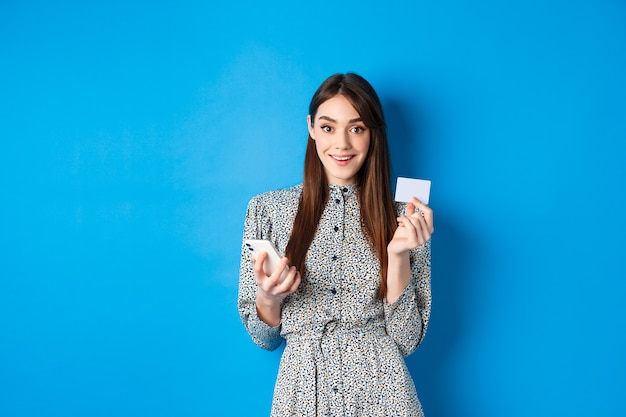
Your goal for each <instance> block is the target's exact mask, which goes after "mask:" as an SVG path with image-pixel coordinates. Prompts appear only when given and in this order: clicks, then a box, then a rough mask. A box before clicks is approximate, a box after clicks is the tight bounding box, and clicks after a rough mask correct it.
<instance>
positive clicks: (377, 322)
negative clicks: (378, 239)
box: [238, 184, 431, 417]
mask: <svg viewBox="0 0 626 417" xmlns="http://www.w3.org/2000/svg"><path fill="white" fill-rule="evenodd" d="M301 192H302V186H301V185H298V186H294V187H291V188H286V189H282V190H276V191H270V192H267V193H263V194H260V195H258V196H256V197H254V198H253V199H252V200H251V201H250V203H249V205H248V210H247V213H246V219H245V224H244V234H243V238H244V239H268V240H270V241H271V242H272V243H274V245H275V246H276V248H277V249H278V250H279V251H280V252H282V253H284V252H285V248H286V246H287V242H288V241H289V236H290V234H291V228H292V225H293V220H294V218H295V215H296V211H297V209H298V204H299V199H300V195H301ZM404 209H405V205H404V204H399V203H396V211H397V213H398V214H400V213H401V212H402V211H403V210H404ZM360 216H361V215H360V209H359V202H358V197H357V188H356V186H354V185H350V186H337V185H333V184H331V185H329V199H328V202H327V205H326V207H325V209H324V212H323V214H322V217H321V219H320V222H319V225H318V229H317V232H316V234H315V236H314V238H313V242H312V244H311V246H310V248H309V251H308V254H307V257H306V261H305V265H306V271H307V273H306V274H305V276H304V277H303V280H302V283H301V285H300V287H299V288H298V290H297V291H296V292H295V293H294V294H291V295H289V296H288V297H286V298H285V299H284V300H283V306H282V316H281V324H279V325H278V326H277V327H270V326H268V325H267V324H265V323H264V322H263V321H261V320H260V319H259V318H258V316H257V312H256V304H255V300H256V291H257V285H256V280H255V277H254V271H253V269H252V262H251V261H250V255H249V252H248V250H247V249H246V248H245V245H242V253H241V270H240V283H239V296H238V308H239V313H240V316H241V319H242V321H243V324H244V326H245V327H246V329H247V330H248V332H249V333H250V336H251V337H252V340H253V341H254V342H255V343H256V344H257V345H258V346H260V347H262V348H264V349H268V350H274V349H276V348H278V347H279V346H280V345H281V344H282V342H283V340H284V341H285V342H286V345H285V349H284V351H283V354H282V357H281V361H280V367H279V370H278V377H277V380H276V386H275V389H274V399H273V402H272V412H271V415H272V416H276V417H278V416H298V417H300V416H310V417H316V416H341V417H344V416H394V417H399V416H423V412H422V407H421V404H420V402H419V400H418V397H417V394H416V391H415V385H414V383H413V380H412V378H411V375H410V374H409V372H408V369H407V367H406V364H405V362H404V357H405V356H407V355H409V354H411V353H412V352H413V351H414V350H415V349H416V348H417V346H418V345H419V344H420V343H421V341H422V339H423V337H424V334H425V333H426V328H427V325H428V319H429V316H430V308H431V290H430V241H429V242H427V243H426V244H425V245H423V246H421V247H418V248H416V249H414V250H412V251H411V252H410V259H411V274H412V277H411V281H410V283H409V285H408V286H407V287H406V288H405V290H404V291H403V293H402V294H401V295H400V297H399V298H398V299H397V300H396V301H395V302H393V303H391V304H388V303H386V302H385V301H383V300H380V299H378V298H377V297H376V294H377V291H378V286H379V282H380V278H379V274H380V263H379V261H378V258H377V256H376V254H375V253H374V252H373V250H372V249H371V247H370V245H369V243H368V241H367V239H366V237H365V236H364V235H363V232H362V230H361V221H360Z"/></svg>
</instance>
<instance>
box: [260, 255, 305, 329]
mask: <svg viewBox="0 0 626 417" xmlns="http://www.w3.org/2000/svg"><path fill="white" fill-rule="evenodd" d="M266 259H267V253H266V252H261V254H260V255H259V257H258V258H257V259H254V258H252V263H253V264H254V275H255V277H256V283H257V287H258V291H257V296H256V307H257V313H258V314H259V318H260V319H261V320H263V321H264V322H265V323H267V324H268V325H270V326H272V327H274V326H277V325H278V324H279V323H280V303H281V301H282V300H283V298H285V297H287V296H288V295H289V294H291V293H293V292H295V291H296V290H297V289H298V287H299V286H300V282H301V276H300V272H298V271H297V270H296V267H295V266H292V267H291V268H288V269H287V262H288V259H287V258H282V259H281V260H280V263H279V264H278V267H277V268H276V270H275V271H274V272H272V275H267V274H266V273H265V271H264V270H263V264H264V263H265V260H266Z"/></svg>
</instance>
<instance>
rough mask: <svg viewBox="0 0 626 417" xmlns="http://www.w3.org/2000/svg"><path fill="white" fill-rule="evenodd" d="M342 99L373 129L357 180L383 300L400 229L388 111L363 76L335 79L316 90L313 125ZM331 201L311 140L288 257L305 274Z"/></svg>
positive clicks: (335, 76)
mask: <svg viewBox="0 0 626 417" xmlns="http://www.w3.org/2000/svg"><path fill="white" fill-rule="evenodd" d="M336 95H342V96H343V97H345V98H346V99H347V100H348V101H349V102H350V104H352V106H353V107H354V108H355V110H356V111H357V112H358V113H359V116H360V117H361V118H362V119H363V122H364V123H365V125H366V126H367V127H368V128H369V129H370V145H369V149H368V152H367V157H366V159H365V162H364V163H363V166H362V167H361V169H360V170H359V173H358V175H357V186H358V187H357V189H358V198H359V206H360V208H361V227H362V229H363V232H364V234H365V236H367V237H368V238H369V239H370V243H371V245H372V249H373V250H374V251H375V253H376V254H377V255H378V259H379V261H380V271H381V280H380V282H381V284H380V287H379V290H378V296H379V298H383V297H384V296H385V294H386V292H387V244H388V243H389V241H390V240H391V238H392V237H393V234H394V232H395V230H396V228H397V222H396V214H395V212H394V209H393V200H392V198H391V184H390V162H389V149H388V147H387V131H386V127H385V119H384V117H383V110H382V106H381V104H380V100H379V99H378V95H377V94H376V91H374V88H372V86H371V85H370V84H369V83H368V82H367V81H366V80H365V79H364V78H363V77H361V76H360V75H357V74H353V73H348V74H335V75H332V76H330V77H329V78H327V79H326V80H325V81H324V82H323V83H322V84H321V85H320V87H319V88H318V89H317V91H316V92H315V94H314V95H313V98H312V99H311V103H310V105H309V116H310V117H311V121H313V120H315V115H316V113H317V109H318V108H319V106H320V105H321V104H322V103H324V102H325V101H326V100H328V99H330V98H332V97H334V96H336ZM327 201H328V181H327V179H326V174H325V171H324V166H323V165H322V162H321V161H320V159H319V157H318V155H317V151H316V148H315V141H314V140H313V139H312V138H311V136H310V135H309V137H308V141H307V147H306V153H305V157H304V180H303V189H302V195H301V197H300V205H299V206H298V212H297V214H296V217H295V220H294V224H293V228H292V232H291V236H290V238H289V242H288V244H287V248H286V255H287V257H288V258H289V261H290V263H291V264H292V265H295V266H296V268H297V269H298V271H300V272H301V273H302V275H303V276H304V275H305V272H306V271H305V265H304V263H305V258H306V254H307V252H308V250H309V247H310V246H311V242H312V241H313V237H314V235H315V232H316V231H317V226H318V223H319V220H320V218H321V217H322V211H323V210H324V207H325V206H326V203H327Z"/></svg>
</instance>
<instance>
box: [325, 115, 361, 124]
mask: <svg viewBox="0 0 626 417" xmlns="http://www.w3.org/2000/svg"><path fill="white" fill-rule="evenodd" d="M317 120H328V121H329V122H333V123H337V121H336V120H335V119H333V118H331V117H328V116H320V117H318V118H317ZM362 121H363V118H362V117H357V118H356V119H350V120H348V123H356V122H362Z"/></svg>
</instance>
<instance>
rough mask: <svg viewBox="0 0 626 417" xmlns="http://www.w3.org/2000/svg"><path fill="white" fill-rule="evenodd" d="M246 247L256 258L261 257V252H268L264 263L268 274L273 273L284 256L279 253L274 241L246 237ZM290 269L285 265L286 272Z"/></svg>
mask: <svg viewBox="0 0 626 417" xmlns="http://www.w3.org/2000/svg"><path fill="white" fill-rule="evenodd" d="M244 244H245V245H246V248H248V250H249V251H250V253H251V254H252V256H254V258H255V259H258V258H259V254H260V253H261V252H263V251H265V252H267V258H266V259H265V262H264V263H263V271H264V272H265V273H266V274H267V275H272V273H273V272H274V271H275V270H276V268H278V263H279V262H280V260H281V258H282V256H280V254H279V253H278V251H277V250H276V248H275V247H274V245H273V244H272V242H270V241H269V240H264V239H246V240H245V241H244ZM287 271H288V267H285V272H284V273H286V272H287Z"/></svg>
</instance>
